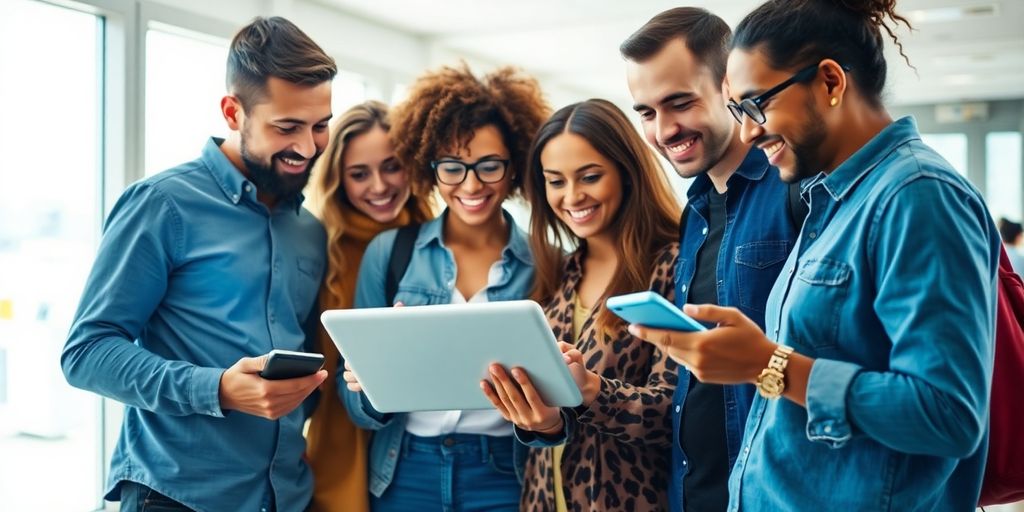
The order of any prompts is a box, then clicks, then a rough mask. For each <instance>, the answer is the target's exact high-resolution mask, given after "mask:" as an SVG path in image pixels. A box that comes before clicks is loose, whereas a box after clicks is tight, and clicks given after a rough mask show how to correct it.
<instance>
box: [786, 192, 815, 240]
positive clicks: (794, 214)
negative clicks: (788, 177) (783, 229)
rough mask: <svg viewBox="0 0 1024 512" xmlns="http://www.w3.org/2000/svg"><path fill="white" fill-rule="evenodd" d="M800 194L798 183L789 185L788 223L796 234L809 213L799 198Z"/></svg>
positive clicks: (808, 209)
mask: <svg viewBox="0 0 1024 512" xmlns="http://www.w3.org/2000/svg"><path fill="white" fill-rule="evenodd" d="M800 192H801V187H800V182H799V181H796V182H793V183H790V184H789V208H788V210H789V222H790V223H791V224H792V225H793V230H794V231H796V232H797V233H798V234H799V233H800V230H801V229H803V227H804V219H806V218H807V213H808V212H810V208H809V207H808V206H807V203H805V202H804V200H803V198H802V197H800Z"/></svg>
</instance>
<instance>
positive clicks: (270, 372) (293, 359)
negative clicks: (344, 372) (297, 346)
mask: <svg viewBox="0 0 1024 512" xmlns="http://www.w3.org/2000/svg"><path fill="white" fill-rule="evenodd" d="M323 367H324V356H323V354H310V353H307V352H293V351H291V350H278V349H274V350H271V351H270V354H269V357H267V365H266V366H264V367H263V371H261V372H260V377H263V378H264V379H268V380H281V379H294V378H296V377H305V376H307V375H312V374H314V373H316V372H318V371H319V370H320V368H323Z"/></svg>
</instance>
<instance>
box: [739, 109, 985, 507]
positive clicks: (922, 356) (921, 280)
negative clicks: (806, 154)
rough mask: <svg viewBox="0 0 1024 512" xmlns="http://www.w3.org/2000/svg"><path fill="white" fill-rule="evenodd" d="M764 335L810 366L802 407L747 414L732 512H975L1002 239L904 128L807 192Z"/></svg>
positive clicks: (882, 136)
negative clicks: (794, 242)
mask: <svg viewBox="0 0 1024 512" xmlns="http://www.w3.org/2000/svg"><path fill="white" fill-rule="evenodd" d="M804 197H805V200H807V201H808V203H809V204H810V207H811V208H810V214H809V216H808V217H807V221H806V223H805V225H804V228H803V232H802V234H801V236H800V239H799V240H798V244H797V250H795V251H794V252H793V254H792V255H790V257H789V259H788V261H787V262H786V265H785V270H784V271H783V273H782V274H781V275H780V277H779V280H778V281H777V282H776V284H775V287H774V288H773V290H772V294H771V297H770V298H769V301H768V312H769V313H768V316H767V320H768V323H767V331H766V332H767V335H768V337H769V338H771V339H773V340H776V341H778V342H780V343H783V344H786V345H789V346H792V347H794V348H795V350H796V352H797V353H800V354H803V355H805V356H808V357H811V358H814V359H815V361H814V364H813V367H812V369H811V373H810V378H809V382H808V385H807V395H806V398H807V408H806V409H805V408H803V407H800V406H799V405H796V404H794V403H793V402H790V401H789V400H786V399H780V400H771V401H768V400H764V399H762V398H760V397H758V398H756V399H755V401H754V405H753V408H752V410H751V415H750V418H749V420H748V422H747V428H746V432H745V435H744V440H743V446H744V448H743V452H742V455H741V456H740V458H739V459H738V460H737V461H736V465H735V466H734V467H733V472H732V476H731V477H730V482H729V494H730V504H729V509H730V510H739V509H741V508H742V509H746V510H808V511H810V510H823V509H826V508H828V509H840V510H877V511H901V512H902V511H918V510H920V511H926V510H927V511H930V510H956V511H970V510H974V507H975V505H976V504H977V500H978V495H979V492H980V488H981V479H982V473H983V471H984V466H985V456H986V448H987V444H988V441H987V437H988V402H989V394H990V388H991V380H992V363H993V344H994V342H993V340H994V336H995V334H994V330H995V305H996V288H995V286H996V270H997V268H998V259H999V252H998V251H999V235H998V233H997V232H996V229H995V226H994V225H993V223H992V220H991V218H990V217H989V213H988V209H987V207H986V206H985V202H984V200H983V199H982V197H981V195H980V194H979V193H978V192H977V191H976V190H975V189H974V187H972V186H971V185H970V184H969V183H968V182H967V180H965V179H964V178H963V177H961V176H959V175H958V174H957V173H956V172H955V171H954V170H953V169H952V168H951V167H950V166H949V164H948V163H947V162H946V161H945V160H943V159H942V157H940V156H939V155H938V154H937V153H936V152H935V151H934V150H932V149H931V148H929V147H928V146H925V145H924V144H923V143H922V142H921V140H920V135H918V132H917V127H916V125H915V123H914V121H913V120H912V119H910V118H903V119H900V120H899V121H896V122H894V123H892V124H891V125H889V126H888V127H887V128H885V129H884V130H883V131H882V132H880V133H879V134H878V135H876V136H875V137H874V138H873V139H872V140H871V141H870V142H868V143H867V144H866V145H865V146H864V147H862V148H861V149H860V150H858V151H857V152H856V153H854V154H853V155H852V156H851V157H850V158H848V159H847V160H846V161H845V162H843V163H842V164H841V165H840V166H839V167H838V168H836V169H835V171H833V172H832V173H831V174H828V175H825V174H822V175H819V176H818V177H817V178H815V179H814V180H813V181H811V182H810V184H808V185H807V186H806V187H805V188H804Z"/></svg>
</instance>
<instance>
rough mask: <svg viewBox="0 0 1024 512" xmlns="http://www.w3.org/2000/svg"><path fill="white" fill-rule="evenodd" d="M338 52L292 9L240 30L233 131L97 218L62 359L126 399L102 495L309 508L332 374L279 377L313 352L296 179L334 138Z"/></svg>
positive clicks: (318, 229) (315, 274) (222, 506)
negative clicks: (93, 251) (313, 407)
mask: <svg viewBox="0 0 1024 512" xmlns="http://www.w3.org/2000/svg"><path fill="white" fill-rule="evenodd" d="M336 73H337V67H336V66H335V64H334V60H333V59H331V58H330V57H329V56H327V55H326V54H325V53H324V52H323V50H322V49H321V48H320V47H319V46H317V45H316V43H314V42H313V41H312V40H311V39H309V37H308V36H306V34H304V33H303V32H302V31H301V30H299V29H298V27H296V26H295V25H293V24H292V23H291V22H289V21H288V20H285V19H283V18H277V17H274V18H257V19H256V20H254V21H253V22H252V23H250V24H249V25H247V26H246V27H244V28H243V29H242V30H241V31H240V32H239V33H238V34H237V35H236V36H235V38H234V40H233V41H232V42H231V47H230V50H229V53H228V62H227V88H228V94H227V96H225V97H224V98H223V99H222V100H221V105H220V106H221V112H222V114H223V116H224V119H225V121H226V122H227V125H228V128H230V130H231V134H230V136H229V137H228V138H227V139H226V140H225V139H217V138H210V139H209V140H208V141H207V143H206V146H205V147H204V148H203V151H202V156H200V157H199V158H198V159H196V160H193V161H191V162H188V163H185V164H182V165H180V166H178V167H175V168H173V169H170V170H167V171H165V172H162V173H159V174H157V175H155V176H153V177H150V178H147V179H145V180H142V181H140V182H138V183H135V184H134V185H131V186H130V187H128V189H127V190H126V191H125V192H124V194H123V195H122V196H121V198H120V199H119V200H118V201H117V204H116V205H114V208H113V210H112V211H111V213H110V216H109V217H108V219H107V222H106V225H105V227H104V234H103V239H102V241H101V242H100V248H99V254H98V255H97V258H96V262H95V264H94V266H93V269H92V272H91V274H90V276H89V279H88V281H87V283H86V286H85V290H84V292H83V295H82V300H81V303H80V305H79V308H78V311H77V313H76V315H75V320H74V323H73V325H72V328H71V332H70V334H69V336H68V340H67V344H66V345H65V347H64V351H63V354H62V355H61V365H62V367H63V370H64V374H65V376H66V377H67V379H68V382H70V383H71V384H72V385H73V386H76V387H80V388H83V389H87V390H90V391H94V392H96V393H99V394H100V395H103V396H105V397H108V398H111V399H114V400H118V401H120V402H123V403H124V404H125V405H126V406H127V407H125V411H124V421H123V424H122V428H121V435H120V438H119V439H118V442H117V446H116V448H115V449H114V454H113V458H112V461H111V466H112V467H111V471H110V477H109V481H108V493H107V495H106V498H107V499H109V500H114V501H118V500H119V501H121V510H122V511H137V510H143V509H149V508H151V507H158V508H160V510H193V509H194V510H210V511H221V510H263V511H275V510H276V511H281V512H284V511H296V512H297V511H302V510H305V509H306V507H307V505H308V503H309V500H310V497H311V494H312V478H311V475H310V471H309V468H308V466H307V465H306V463H305V462H304V461H303V460H302V454H303V451H304V448H305V442H304V440H303V437H302V426H303V423H304V421H305V415H304V411H303V408H302V407H300V406H301V405H302V403H303V401H304V400H305V399H306V398H307V397H308V396H309V395H310V394H311V393H312V392H313V391H314V390H315V389H316V387H317V386H318V385H319V384H320V383H321V382H323V380H324V379H325V378H326V377H327V372H325V371H323V370H321V371H320V372H317V373H315V374H313V375H310V376H307V377H300V378H296V379H287V380H278V381H270V380H265V379H262V378H261V377H260V376H259V372H260V371H261V370H262V369H263V365H264V364H265V360H266V358H265V357H260V355H261V354H266V353H267V352H269V351H270V350H271V349H286V350H302V349H303V347H304V345H305V343H306V340H307V338H308V337H309V336H310V334H311V332H312V331H311V328H310V326H311V325H315V323H314V324H311V322H310V321H311V320H313V321H314V322H315V318H313V316H314V314H315V313H316V311H315V310H314V305H315V302H316V297H317V293H318V290H319V285H320V281H321V278H322V275H323V272H324V266H325V243H326V235H325V232H324V228H323V226H321V225H320V223H319V222H318V221H317V220H316V219H315V218H314V217H313V216H312V215H311V214H310V213H309V212H308V211H306V210H305V209H303V208H302V206H301V204H302V199H303V198H302V194H301V191H302V189H303V187H304V186H305V185H306V182H307V181H308V179H309V173H310V169H311V168H312V166H313V163H314V161H315V160H316V158H317V157H318V156H319V155H320V153H321V152H322V151H323V150H324V147H325V146H326V145H327V139H328V129H327V122H328V120H329V119H330V117H331V81H332V80H333V78H334V76H335V74H336Z"/></svg>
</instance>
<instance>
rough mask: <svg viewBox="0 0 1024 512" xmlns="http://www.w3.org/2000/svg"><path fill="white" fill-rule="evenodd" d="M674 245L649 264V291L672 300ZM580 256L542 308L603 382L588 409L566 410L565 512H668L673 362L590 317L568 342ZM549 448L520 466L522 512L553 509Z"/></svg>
mask: <svg viewBox="0 0 1024 512" xmlns="http://www.w3.org/2000/svg"><path fill="white" fill-rule="evenodd" d="M678 255H679V244H670V245H668V246H666V247H664V248H663V249H661V250H660V251H659V252H658V254H657V255H656V258H655V264H654V272H653V273H652V275H651V282H650V289H651V290H654V291H656V292H658V293H660V294H662V295H663V296H665V297H666V298H667V299H669V300H670V301H671V300H673V297H674V288H673V286H672V276H673V269H674V268H675V262H676V258H677V257H678ZM582 264H583V261H582V254H581V252H580V251H577V252H576V253H574V254H572V255H571V256H569V258H567V260H566V262H565V265H564V267H563V275H564V276H565V281H564V284H563V287H562V290H561V293H559V294H558V295H557V296H556V297H554V298H553V299H552V300H551V301H549V303H548V304H547V305H546V306H545V308H544V310H545V313H546V314H547V317H548V323H549V324H550V325H551V329H552V330H553V331H554V333H555V338H556V339H558V340H559V341H565V342H568V343H574V342H575V345H576V346H577V348H579V349H580V351H581V352H583V360H584V362H585V364H586V366H587V369H589V370H591V371H593V372H596V373H597V374H598V375H600V376H601V390H600V391H599V392H598V395H597V398H596V399H595V400H594V402H593V403H591V404H590V405H589V406H580V407H577V408H575V409H571V410H568V412H569V414H570V415H574V416H575V417H577V419H578V420H577V421H576V422H575V423H576V425H575V430H574V431H573V432H572V435H571V437H570V439H569V442H568V443H567V444H566V445H565V451H564V454H563V456H562V464H561V466H562V467H561V470H562V487H563V490H564V493H565V501H566V506H567V508H568V510H572V511H598V510H600V511H611V510H627V511H631V512H632V511H637V512H640V511H648V510H667V509H668V487H669V482H668V479H669V474H670V473H669V467H670V466H669V464H670V457H671V453H672V452H671V439H672V415H671V414H670V413H669V408H670V407H671V406H672V392H673V390H674V389H675V387H676V378H677V372H676V364H675V363H674V362H673V361H672V360H671V359H669V358H667V357H665V356H664V355H662V353H661V351H659V350H657V349H656V348H655V347H654V346H653V345H651V344H649V343H646V342H644V341H641V340H639V339H636V338H634V337H633V336H631V335H630V334H629V333H628V332H627V331H626V329H625V326H624V325H623V326H620V327H618V328H616V329H613V330H611V331H606V332H605V333H604V334H603V335H602V334H601V332H600V330H599V329H597V328H596V326H595V325H594V316H593V315H592V316H591V317H590V318H588V319H587V321H586V322H585V323H584V324H583V329H582V332H581V334H580V338H579V339H578V340H573V339H572V317H573V310H574V306H573V299H574V296H575V295H576V287H577V285H578V284H579V282H580V279H581V270H582ZM552 451H553V450H552V449H551V448H532V449H530V454H529V458H528V459H527V462H526V472H525V474H526V478H525V481H524V483H523V496H522V502H521V509H522V510H530V511H545V512H547V511H554V510H555V491H554V478H553V477H552V469H553V461H552Z"/></svg>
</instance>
